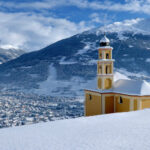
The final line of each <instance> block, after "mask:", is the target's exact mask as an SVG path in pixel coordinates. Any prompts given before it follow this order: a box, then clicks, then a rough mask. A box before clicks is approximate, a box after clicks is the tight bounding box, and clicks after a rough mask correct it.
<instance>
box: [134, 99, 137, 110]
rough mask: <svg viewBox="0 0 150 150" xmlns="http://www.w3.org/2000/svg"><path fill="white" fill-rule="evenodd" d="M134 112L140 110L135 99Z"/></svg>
mask: <svg viewBox="0 0 150 150" xmlns="http://www.w3.org/2000/svg"><path fill="white" fill-rule="evenodd" d="M134 110H138V102H137V99H134Z"/></svg>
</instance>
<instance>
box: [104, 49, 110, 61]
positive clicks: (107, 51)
mask: <svg viewBox="0 0 150 150" xmlns="http://www.w3.org/2000/svg"><path fill="white" fill-rule="evenodd" d="M106 54H109V58H106ZM104 58H105V59H111V58H112V56H111V50H105V57H104Z"/></svg>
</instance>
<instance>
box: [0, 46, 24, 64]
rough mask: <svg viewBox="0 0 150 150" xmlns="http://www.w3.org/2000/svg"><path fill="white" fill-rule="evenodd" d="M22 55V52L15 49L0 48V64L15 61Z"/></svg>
mask: <svg viewBox="0 0 150 150" xmlns="http://www.w3.org/2000/svg"><path fill="white" fill-rule="evenodd" d="M24 53H25V52H24V51H23V50H19V49H15V48H0V64H2V63H4V62H7V61H10V60H12V59H15V58H17V57H19V56H20V55H22V54H24Z"/></svg>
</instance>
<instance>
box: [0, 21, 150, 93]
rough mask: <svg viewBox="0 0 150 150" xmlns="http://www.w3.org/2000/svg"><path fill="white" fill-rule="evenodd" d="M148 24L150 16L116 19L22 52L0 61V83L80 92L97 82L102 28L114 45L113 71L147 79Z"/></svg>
mask: <svg viewBox="0 0 150 150" xmlns="http://www.w3.org/2000/svg"><path fill="white" fill-rule="evenodd" d="M149 24H150V20H143V19H134V20H132V21H128V20H126V21H124V22H122V23H121V22H120V23H119V22H117V23H114V24H111V25H108V26H106V27H105V28H104V27H101V28H97V29H94V30H90V31H86V32H83V33H81V34H78V35H75V36H72V37H70V38H67V39H64V40H61V41H58V42H56V43H54V44H52V45H50V46H48V47H46V48H43V49H42V50H39V51H35V52H31V53H28V54H24V55H22V56H21V57H19V58H17V59H15V60H12V61H10V62H8V63H5V64H3V65H0V72H1V73H0V87H1V89H3V87H4V85H7V89H11V90H12V88H13V89H15V90H24V91H28V92H29V91H30V92H35V93H38V94H47V95H54V96H55V95H57V96H58V95H60V96H68V95H69V96H83V89H84V88H87V87H90V88H92V86H96V69H97V67H96V63H97V58H98V56H97V55H98V53H97V49H98V47H99V40H100V39H101V38H102V36H103V32H104V31H106V32H107V37H108V38H109V39H110V42H111V46H113V47H114V50H113V58H114V59H115V60H116V61H115V64H114V66H115V71H117V72H119V73H121V74H124V75H125V76H127V77H128V78H134V79H145V80H147V81H150V77H149V75H150V34H149V28H148V26H149ZM144 29H145V30H144ZM146 29H147V30H146Z"/></svg>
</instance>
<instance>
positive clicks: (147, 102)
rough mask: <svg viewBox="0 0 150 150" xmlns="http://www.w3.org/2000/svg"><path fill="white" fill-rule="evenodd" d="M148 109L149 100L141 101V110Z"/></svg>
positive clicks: (149, 106)
mask: <svg viewBox="0 0 150 150" xmlns="http://www.w3.org/2000/svg"><path fill="white" fill-rule="evenodd" d="M144 108H150V98H149V99H142V109H144Z"/></svg>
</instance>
